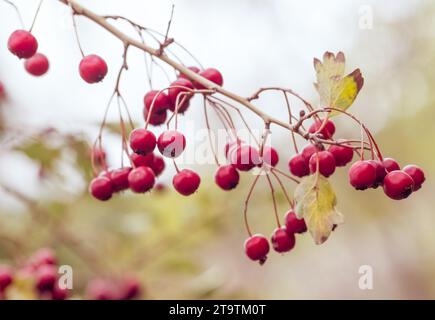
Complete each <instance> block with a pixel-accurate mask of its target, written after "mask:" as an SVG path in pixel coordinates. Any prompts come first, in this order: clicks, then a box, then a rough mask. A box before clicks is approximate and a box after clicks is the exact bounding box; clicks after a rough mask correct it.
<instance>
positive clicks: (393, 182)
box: [384, 170, 414, 200]
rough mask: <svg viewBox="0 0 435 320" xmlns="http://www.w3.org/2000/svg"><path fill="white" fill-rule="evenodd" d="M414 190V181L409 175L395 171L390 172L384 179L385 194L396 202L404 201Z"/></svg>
mask: <svg viewBox="0 0 435 320" xmlns="http://www.w3.org/2000/svg"><path fill="white" fill-rule="evenodd" d="M413 190H414V180H412V178H411V177H410V175H409V174H407V173H405V172H403V171H400V170H395V171H391V172H389V173H388V174H387V175H386V176H385V178H384V192H385V194H386V195H387V196H388V197H390V198H391V199H394V200H402V199H405V198H408V196H409V195H410V194H411V193H412V191H413Z"/></svg>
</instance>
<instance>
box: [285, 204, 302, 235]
mask: <svg viewBox="0 0 435 320" xmlns="http://www.w3.org/2000/svg"><path fill="white" fill-rule="evenodd" d="M284 219H285V229H286V231H287V233H288V234H294V233H304V232H306V231H307V225H306V224H305V220H304V219H298V217H297V216H296V213H295V212H294V211H293V210H290V211H289V212H287V214H286V215H285V218H284Z"/></svg>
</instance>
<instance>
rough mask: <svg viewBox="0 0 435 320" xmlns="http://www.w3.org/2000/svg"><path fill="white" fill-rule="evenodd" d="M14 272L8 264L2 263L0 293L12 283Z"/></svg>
mask: <svg viewBox="0 0 435 320" xmlns="http://www.w3.org/2000/svg"><path fill="white" fill-rule="evenodd" d="M12 281H13V273H12V269H11V268H10V267H8V266H1V265H0V294H1V293H2V292H3V291H4V290H5V289H6V288H7V287H8V286H9V285H10V284H11V283H12Z"/></svg>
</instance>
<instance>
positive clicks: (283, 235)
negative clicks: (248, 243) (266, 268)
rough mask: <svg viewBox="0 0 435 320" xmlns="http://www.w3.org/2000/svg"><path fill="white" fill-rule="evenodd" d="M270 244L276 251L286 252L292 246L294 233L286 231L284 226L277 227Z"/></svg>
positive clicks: (294, 240)
mask: <svg viewBox="0 0 435 320" xmlns="http://www.w3.org/2000/svg"><path fill="white" fill-rule="evenodd" d="M271 242H272V246H273V249H274V250H275V251H276V252H279V253H282V252H288V251H290V250H291V249H293V248H294V246H295V242H296V238H295V234H294V233H288V232H287V231H286V229H285V228H277V229H275V231H274V232H273V235H272V239H271Z"/></svg>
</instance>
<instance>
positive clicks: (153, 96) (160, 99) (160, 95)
mask: <svg viewBox="0 0 435 320" xmlns="http://www.w3.org/2000/svg"><path fill="white" fill-rule="evenodd" d="M143 101H144V106H145V109H146V110H147V111H150V110H151V107H152V110H151V114H152V115H154V114H156V113H158V114H160V113H165V112H166V110H168V109H169V108H170V107H171V101H170V100H169V97H168V96H167V95H166V93H164V92H162V91H158V90H152V91H150V92H148V93H147V94H146V95H145V97H144V98H143ZM153 102H154V106H153ZM144 112H145V111H144Z"/></svg>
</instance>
